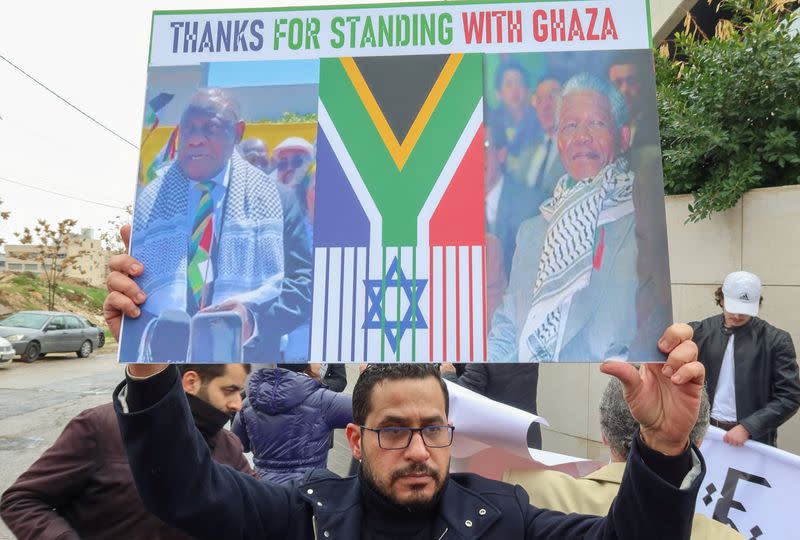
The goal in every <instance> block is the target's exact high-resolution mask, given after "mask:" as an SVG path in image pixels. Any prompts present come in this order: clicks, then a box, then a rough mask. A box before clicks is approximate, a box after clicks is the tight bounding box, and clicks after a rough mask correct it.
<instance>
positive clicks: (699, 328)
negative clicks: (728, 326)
mask: <svg viewBox="0 0 800 540" xmlns="http://www.w3.org/2000/svg"><path fill="white" fill-rule="evenodd" d="M688 324H689V326H691V327H692V329H693V330H694V333H695V337H697V336H698V334H701V333H703V332H707V331H708V330H709V329H710V328H719V327H720V326H721V325H722V314H721V313H718V314H716V315H712V316H711V317H706V318H705V319H701V320H699V321H691V322H689V323H688Z"/></svg>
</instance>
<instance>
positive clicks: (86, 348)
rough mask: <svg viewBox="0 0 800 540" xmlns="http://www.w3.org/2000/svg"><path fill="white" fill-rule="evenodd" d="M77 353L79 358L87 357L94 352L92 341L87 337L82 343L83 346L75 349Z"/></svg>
mask: <svg viewBox="0 0 800 540" xmlns="http://www.w3.org/2000/svg"><path fill="white" fill-rule="evenodd" d="M75 354H77V355H78V358H86V357H87V356H89V355H90V354H92V341H91V340H90V339H87V340H86V341H84V342H83V343H81V348H80V349H78V350H77V351H75Z"/></svg>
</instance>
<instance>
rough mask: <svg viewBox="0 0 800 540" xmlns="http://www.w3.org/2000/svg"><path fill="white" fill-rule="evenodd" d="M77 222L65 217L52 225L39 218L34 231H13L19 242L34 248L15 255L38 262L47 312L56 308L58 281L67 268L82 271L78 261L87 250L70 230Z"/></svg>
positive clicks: (61, 279)
mask: <svg viewBox="0 0 800 540" xmlns="http://www.w3.org/2000/svg"><path fill="white" fill-rule="evenodd" d="M77 224H78V222H77V220H74V219H65V220H62V221H60V222H59V223H58V224H57V225H55V226H51V225H50V224H49V223H48V222H47V221H46V220H44V219H39V220H37V225H36V226H35V227H34V228H33V230H31V229H30V228H29V227H25V229H23V231H22V232H21V233H14V234H15V236H17V238H19V243H20V244H22V245H28V246H32V247H33V249H32V250H31V251H30V252H27V253H15V256H16V257H18V258H20V259H26V260H33V261H36V262H38V263H39V266H40V267H41V269H42V273H41V276H42V279H43V280H44V282H45V284H46V285H47V309H48V310H50V311H52V310H53V309H54V308H55V301H56V292H57V288H58V282H60V281H63V279H64V277H65V276H66V274H67V272H69V271H70V270H75V271H78V272H80V273H84V272H83V271H82V270H81V269H80V266H79V264H78V261H79V259H80V258H81V257H82V256H84V255H85V254H86V253H87V251H86V250H84V249H81V247H80V245H81V240H80V237H79V236H78V235H77V234H75V232H74V231H73V228H74V227H75V226H76V225H77Z"/></svg>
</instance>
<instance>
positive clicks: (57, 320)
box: [47, 317, 64, 330]
mask: <svg viewBox="0 0 800 540" xmlns="http://www.w3.org/2000/svg"><path fill="white" fill-rule="evenodd" d="M47 326H53V327H55V329H56V330H63V329H64V317H53V318H52V319H50V322H49V323H47Z"/></svg>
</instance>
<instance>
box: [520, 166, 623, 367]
mask: <svg viewBox="0 0 800 540" xmlns="http://www.w3.org/2000/svg"><path fill="white" fill-rule="evenodd" d="M633 179H634V174H633V172H631V171H630V170H628V162H627V160H626V159H625V158H618V159H617V160H616V161H614V162H612V163H610V164H608V165H606V166H605V167H604V168H603V169H601V170H600V172H599V173H597V175H595V176H594V177H593V178H591V179H587V180H584V181H581V182H573V181H572V180H571V179H570V178H569V176H568V175H564V176H562V177H561V178H560V179H559V181H558V183H557V184H556V188H555V190H554V192H553V197H552V198H551V199H549V200H547V201H546V202H545V203H544V204H542V207H541V210H542V216H543V217H544V218H545V219H546V220H547V221H548V222H549V225H548V227H547V232H546V233H545V240H544V244H543V247H542V255H541V258H540V259H539V269H538V271H537V274H536V281H535V284H534V287H533V301H532V302H531V309H530V312H529V313H528V317H527V319H526V321H525V325H524V326H523V329H522V332H521V333H520V338H519V353H518V360H519V361H520V362H554V361H558V356H559V353H560V350H561V345H562V343H561V342H562V338H563V335H564V329H565V327H566V322H567V318H568V314H569V306H570V303H571V301H572V297H573V296H574V295H575V293H576V292H578V291H580V290H581V289H583V288H585V287H586V286H587V285H589V279H590V277H591V274H592V259H593V256H594V248H595V235H596V232H597V230H598V227H599V226H600V225H603V224H604V223H609V222H612V221H616V220H617V219H619V218H621V217H623V216H625V215H627V214H630V213H631V212H633V198H632V197H633ZM570 184H572V185H570Z"/></svg>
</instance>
